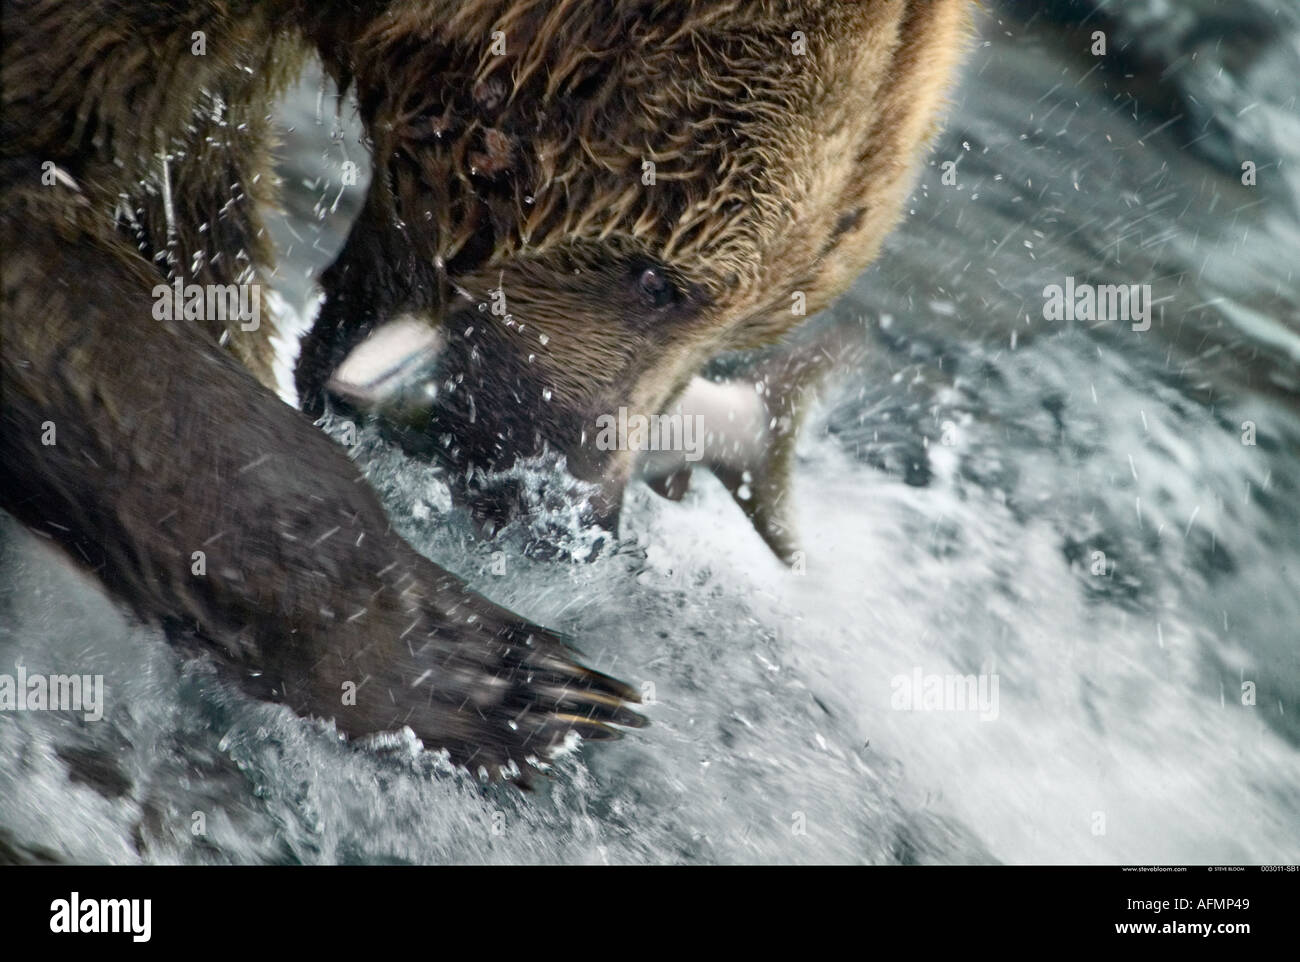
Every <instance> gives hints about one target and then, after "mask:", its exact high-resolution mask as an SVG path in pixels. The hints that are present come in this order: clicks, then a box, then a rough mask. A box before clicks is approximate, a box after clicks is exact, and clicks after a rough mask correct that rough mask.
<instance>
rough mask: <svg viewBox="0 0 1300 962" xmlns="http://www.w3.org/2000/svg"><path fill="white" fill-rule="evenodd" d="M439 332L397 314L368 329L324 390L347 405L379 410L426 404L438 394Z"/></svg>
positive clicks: (442, 343)
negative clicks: (367, 333) (372, 328)
mask: <svg viewBox="0 0 1300 962" xmlns="http://www.w3.org/2000/svg"><path fill="white" fill-rule="evenodd" d="M443 346H444V340H443V335H442V332H441V331H440V330H439V329H438V328H435V327H432V326H430V325H429V324H426V323H422V322H421V321H418V320H416V319H414V318H412V317H409V316H407V317H399V318H397V319H396V320H392V321H389V322H387V323H385V324H383V325H381V326H379V327H377V328H375V329H374V330H373V331H371V332H370V335H369V336H368V337H367V338H366V339H365V340H364V341H362V342H361V343H360V344H358V345H357V346H356V347H355V348H353V349H352V352H351V353H350V354H348V356H347V357H346V358H344V359H343V363H342V364H340V365H339V366H338V369H337V370H335V372H334V374H333V375H332V376H331V377H330V379H329V382H328V383H327V384H326V390H328V391H329V392H330V393H331V394H333V395H335V396H336V397H337V398H339V399H340V400H342V401H344V402H345V403H347V404H348V405H350V406H352V407H354V408H357V409H359V410H363V411H370V412H374V413H380V412H382V411H388V410H392V409H393V408H405V407H410V406H415V407H424V408H426V409H427V408H428V407H429V406H430V405H431V404H432V403H433V401H434V399H435V398H436V397H437V393H438V387H437V381H436V379H435V377H434V369H435V367H436V365H437V361H438V356H439V355H440V354H441V353H442V349H443Z"/></svg>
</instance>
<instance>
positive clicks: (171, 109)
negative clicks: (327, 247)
mask: <svg viewBox="0 0 1300 962" xmlns="http://www.w3.org/2000/svg"><path fill="white" fill-rule="evenodd" d="M966 6H967V4H966V2H965V0H873V2H862V3H852V2H831V0H803V2H793V0H789V2H779V0H751V2H744V0H730V2H724V0H714V2H706V0H662V2H633V0H610V2H606V3H601V4H592V3H590V2H589V0H397V2H392V3H382V2H373V3H365V2H356V3H343V2H339V3H333V2H308V0H263V2H258V0H192V2H180V0H177V2H171V3H163V2H158V0H113V2H110V0H32V2H20V0H6V2H5V3H4V5H3V16H4V22H3V30H4V38H5V44H4V55H3V56H4V60H3V78H2V83H3V97H4V100H3V112H2V113H0V184H2V185H3V186H2V187H0V243H2V245H3V251H4V255H5V256H4V261H3V265H0V266H2V270H0V274H2V276H3V304H2V305H0V307H2V308H3V313H0V391H3V395H2V396H0V402H2V403H0V434H2V441H3V445H4V449H5V458H4V461H3V465H0V498H2V500H0V506H3V507H4V508H5V509H6V510H8V511H10V512H11V513H13V514H15V515H16V516H18V517H19V518H21V519H22V520H23V521H24V522H26V523H27V524H28V525H29V526H31V527H32V528H33V529H35V530H37V531H38V532H40V533H42V534H45V535H47V536H49V537H50V538H52V539H54V540H55V541H57V542H58V543H60V544H62V545H63V546H64V547H65V548H66V549H67V550H68V552H69V554H70V555H71V556H72V557H73V558H74V559H76V560H78V561H79V562H81V563H83V564H85V565H87V566H89V567H91V568H92V569H93V570H95V571H97V573H98V574H99V575H100V576H101V577H102V578H103V579H104V581H105V583H106V584H107V585H108V586H109V587H110V588H111V589H112V590H113V591H114V592H115V593H116V594H117V595H118V596H119V597H120V598H122V599H123V600H124V601H126V602H127V603H128V604H130V605H131V606H132V607H133V608H134V609H135V611H136V612H137V613H139V614H140V615H141V616H142V617H145V618H147V619H150V620H157V621H163V622H164V623H167V624H169V625H171V626H172V627H174V628H175V629H176V630H177V632H176V633H179V634H187V635H193V636H196V637H198V638H201V639H203V640H205V641H207V642H209V643H210V644H212V645H214V646H215V647H216V648H217V649H218V650H220V651H222V652H224V653H225V655H226V659H227V661H228V662H229V663H230V664H231V665H233V666H235V667H236V668H237V669H238V670H239V673H240V677H241V680H243V681H244V682H245V683H247V684H249V685H250V686H252V687H255V688H256V689H257V690H259V693H265V694H270V695H272V696H274V697H277V698H280V699H282V700H284V701H285V702H287V703H288V704H290V705H291V706H292V707H293V708H295V709H296V710H298V711H301V712H305V713H310V714H314V715H319V716H323V717H334V718H336V719H337V721H338V724H339V725H340V727H341V728H342V729H343V730H344V731H347V732H350V733H364V732H368V731H376V730H384V729H390V728H394V727H398V726H400V725H403V724H409V725H410V726H411V727H412V728H414V729H415V730H416V732H417V733H418V734H419V735H420V736H421V737H423V738H424V739H425V740H426V742H428V743H429V744H430V746H431V747H434V746H440V747H447V748H449V749H450V750H451V752H452V754H453V757H454V758H456V759H457V760H458V761H460V762H462V763H465V764H468V765H470V766H471V767H475V766H478V765H483V766H484V767H486V768H488V769H491V770H493V771H498V770H503V769H510V768H511V767H513V766H522V767H527V765H528V761H529V759H530V758H532V757H534V756H537V755H544V754H545V752H546V751H547V750H549V748H550V747H552V746H553V745H554V744H555V743H556V742H557V741H558V740H559V739H561V738H562V737H563V735H564V733H565V732H566V731H569V730H576V731H579V732H581V733H583V734H585V735H588V736H591V737H599V736H600V735H602V734H604V733H608V732H609V729H608V727H607V725H608V724H609V723H622V724H635V723H636V722H637V717H636V716H635V715H633V714H632V713H630V712H629V711H627V710H626V708H624V707H623V702H624V701H625V700H634V696H633V695H632V692H631V690H630V689H628V688H627V687H625V686H623V685H621V684H620V683H618V682H615V681H613V680H612V679H609V678H606V677H605V676H602V675H599V674H597V673H593V672H590V671H588V670H586V669H583V668H581V667H580V666H578V665H576V664H575V663H574V662H573V660H572V657H571V655H570V654H569V653H568V652H567V649H566V648H565V647H564V645H563V643H562V642H561V641H560V640H559V639H558V638H557V637H556V636H554V635H553V634H552V633H550V632H546V631H545V630H543V629H541V628H538V627H536V626H533V625H529V624H528V623H527V622H525V621H522V620H521V619H518V618H517V617H516V616H514V615H512V614H511V613H509V612H506V611H504V610H502V609H500V608H497V607H496V606H494V605H492V604H491V603H490V602H487V601H485V600H484V599H482V598H479V597H478V596H476V595H474V594H473V593H471V592H469V591H468V590H467V589H466V587H465V586H464V584H463V582H460V581H459V579H456V578H455V577H454V576H452V575H450V574H448V573H446V572H445V571H443V570H442V569H440V568H438V567H437V566H435V565H433V564H432V563H430V562H429V561H427V559H424V558H422V557H420V556H419V555H417V554H416V553H415V552H414V551H412V550H411V549H410V548H409V547H408V546H406V545H405V544H404V543H403V542H402V541H401V540H400V539H399V538H397V537H396V535H394V534H393V532H392V531H391V530H390V528H389V526H388V522H387V519H386V518H385V517H384V514H383V511H382V509H381V508H380V506H379V504H378V502H377V501H376V499H375V498H374V496H373V494H371V493H370V491H369V490H368V488H367V487H366V486H365V485H364V483H362V482H361V479H360V478H359V475H358V472H357V470H356V469H355V468H354V467H353V466H352V465H351V463H350V462H349V461H348V460H347V458H346V457H345V455H344V454H343V453H342V452H340V451H338V450H337V449H336V448H335V447H334V446H333V445H332V444H331V443H330V442H329V441H328V439H326V438H325V437H324V436H323V435H322V434H320V433H319V432H318V431H316V430H315V429H314V428H313V427H312V425H311V424H310V423H309V421H308V420H307V419H305V418H303V417H302V416H301V415H300V414H298V413H296V412H294V411H292V410H291V409H290V408H288V407H287V406H285V405H282V404H281V403H280V402H279V401H278V400H277V399H276V398H275V397H274V395H273V393H272V392H271V391H270V390H268V387H267V386H268V385H269V384H270V382H271V367H270V351H269V338H270V335H271V334H272V333H273V323H272V322H271V320H270V318H269V314H268V313H267V312H265V311H264V312H263V322H262V327H261V328H260V329H259V330H258V331H255V332H251V333H245V332H242V331H240V330H239V329H238V326H224V325H221V324H220V323H214V322H205V323H204V324H201V325H198V327H197V328H196V327H195V326H193V325H188V324H184V323H181V322H160V321H156V320H154V319H153V318H152V316H151V307H152V300H151V297H150V294H149V292H150V290H151V288H152V287H153V285H155V284H157V283H160V282H164V281H166V280H169V279H171V278H173V277H176V276H178V275H179V276H182V277H183V278H184V279H185V280H186V282H191V283H192V282H197V283H219V284H226V283H235V282H243V281H248V280H250V279H258V278H262V279H264V278H265V276H266V274H267V272H268V271H269V270H270V267H271V259H270V252H269V245H268V243H267V240H266V237H265V232H264V230H263V228H262V226H261V222H260V219H259V209H260V208H261V207H262V206H263V205H265V204H267V203H270V202H271V201H272V200H273V187H274V184H273V175H272V171H271V165H270V150H271V147H272V144H271V138H270V122H269V114H270V110H271V103H272V99H273V97H274V96H275V94H276V92H277V91H278V90H279V89H280V88H281V87H282V86H283V84H284V83H285V82H286V81H287V80H289V79H290V78H291V77H292V76H293V75H294V74H295V73H296V72H297V71H298V69H299V67H300V65H301V63H302V61H303V58H304V56H305V55H306V54H308V53H309V52H311V51H313V50H314V51H315V52H317V53H319V55H320V56H321V58H322V60H323V62H324V64H325V65H326V67H327V69H328V70H330V71H331V72H332V73H333V74H334V75H335V76H336V77H338V78H339V79H340V80H341V81H342V82H343V83H345V84H346V83H355V85H356V90H357V94H358V98H359V102H360V104H361V108H362V113H363V119H364V120H365V122H366V124H367V129H368V132H369V135H370V137H371V138H372V140H373V145H374V157H375V167H376V176H375V177H374V182H373V185H372V188H371V191H370V195H369V197H368V199H367V203H366V207H365V211H364V213H363V214H362V216H361V218H360V220H359V221H358V223H357V225H356V226H355V227H354V229H353V231H352V234H351V236H350V238H349V241H348V244H347V246H346V247H345V249H344V251H343V252H342V254H341V255H340V257H339V259H338V261H337V262H336V264H335V265H334V267H333V268H331V270H330V271H329V272H327V274H326V275H325V276H324V278H323V286H324V287H325V289H326V294H327V302H326V305H325V308H324V309H323V310H322V315H321V320H320V321H319V322H318V324H317V327H316V329H315V331H313V334H312V336H311V337H310V338H308V340H307V342H306V343H305V344H304V348H303V359H302V361H301V362H300V366H299V370H298V382H299V386H300V388H301V389H302V392H303V395H304V401H305V402H306V403H307V406H308V408H309V410H313V409H318V407H319V404H320V402H321V393H320V392H321V385H322V384H323V381H324V378H325V377H326V376H327V375H328V373H329V371H330V370H331V367H332V365H333V364H336V363H337V361H338V360H339V358H340V357H341V356H342V354H343V353H345V352H346V350H347V349H348V347H349V346H350V345H351V344H354V343H356V341H357V339H358V338H359V337H361V336H364V334H365V332H366V331H367V330H369V329H371V328H372V327H373V326H374V325H375V324H377V323H381V322H382V321H384V320H386V319H388V318H390V317H392V316H395V315H396V314H397V313H399V312H412V313H415V314H416V315H417V316H420V317H422V318H424V319H426V320H427V321H428V323H432V324H443V325H446V326H447V327H448V330H449V331H450V332H451V333H452V335H453V336H452V338H451V347H450V348H449V351H448V359H447V364H448V368H447V370H446V372H445V374H446V375H447V377H448V379H449V381H456V382H458V383H461V384H462V388H461V391H460V393H459V394H458V395H457V394H455V393H454V392H452V394H451V396H450V398H449V399H448V400H447V401H446V402H445V406H444V409H443V411H442V414H443V417H442V420H440V421H438V422H437V424H435V425H433V427H432V428H431V429H432V430H442V431H446V432H449V433H450V434H451V435H453V436H454V439H455V441H456V444H457V445H460V446H463V448H464V450H465V452H466V455H465V457H467V458H469V459H470V460H471V461H473V460H477V461H478V462H480V463H482V462H484V461H487V462H495V461H497V460H504V459H507V458H508V457H509V456H511V455H512V454H513V453H520V452H522V453H527V452H528V451H529V450H530V449H531V447H532V446H535V445H536V444H547V445H553V446H555V447H557V448H559V449H560V450H562V451H563V452H564V453H566V454H567V455H569V456H570V458H571V463H573V464H574V465H575V466H577V467H580V468H584V469H585V470H586V471H587V473H588V474H591V475H593V476H605V477H615V478H616V479H621V478H625V477H626V474H627V465H626V463H620V462H618V459H617V458H605V459H603V460H602V458H601V457H600V456H598V455H597V454H596V453H595V452H592V451H591V450H590V448H589V446H588V445H587V443H586V438H585V431H586V428H585V426H587V425H590V423H591V421H592V418H593V416H594V414H595V413H596V412H599V411H608V410H614V409H616V408H617V407H618V406H619V405H627V406H628V407H630V408H632V409H634V410H645V411H650V410H658V409H661V408H662V407H663V406H664V405H666V404H667V403H668V402H669V401H670V400H671V399H672V397H673V396H674V394H675V393H676V392H677V391H679V390H680V389H681V388H682V387H683V386H684V385H685V383H686V382H687V380H689V378H690V377H691V376H692V375H693V374H694V373H695V372H697V371H698V370H699V369H700V367H701V366H702V365H703V364H704V363H705V362H707V361H708V360H709V358H710V357H712V356H713V355H715V354H716V353H718V352H719V351H722V350H726V349H729V348H737V347H746V346H752V345H755V344H761V343H764V342H768V341H770V340H772V339H774V338H777V337H779V336H780V335H781V334H782V333H783V332H784V331H786V330H788V329H789V328H790V327H792V326H793V325H794V324H796V323H798V322H799V321H800V320H801V319H802V318H801V316H799V315H796V314H795V313H794V312H792V310H791V304H792V300H791V298H792V294H794V293H795V292H796V291H799V292H803V294H804V296H805V297H806V301H807V311H808V313H812V312H813V311H815V310H817V309H818V308H820V307H822V306H824V305H826V304H827V303H829V301H830V300H831V299H832V298H833V297H834V296H835V295H836V294H837V293H839V292H840V291H841V290H842V289H844V288H845V287H846V286H847V285H848V284H849V282H850V281H851V280H852V279H853V278H854V277H855V276H856V275H857V273H858V272H859V271H860V270H861V269H862V267H863V266H864V265H865V264H866V263H867V262H868V261H869V260H870V259H871V257H872V256H874V254H875V252H876V250H877V248H878V247H879V245H880V242H881V240H882V239H883V237H884V236H885V234H886V233H887V231H888V230H889V229H890V227H891V226H892V225H893V224H894V222H895V221H896V219H897V217H898V214H899V209H900V204H901V201H902V197H903V195H904V193H905V190H906V185H907V182H908V178H909V175H910V172H911V170H912V169H913V168H914V167H915V164H916V161H917V159H918V157H919V156H920V154H921V152H922V151H923V149H924V146H925V143H926V140H927V137H928V135H929V133H930V131H931V130H932V127H933V124H934V119H935V113H936V111H937V109H938V107H939V104H940V101H941V99H942V96H943V90H944V87H945V85H946V83H947V80H948V77H949V74H950V73H951V70H952V67H953V65H954V63H955V61H956V58H957V57H958V55H959V52H960V48H961V47H962V45H963V44H962V39H963V31H964V23H965V20H966V10H965V8H966ZM597 12H598V15H597ZM195 31H202V33H203V35H204V39H205V43H206V47H207V53H206V55H205V56H201V57H200V56H195V55H193V54H192V53H191V52H190V51H191V46H192V44H193V42H194V32H195ZM494 31H502V32H503V33H504V35H505V43H506V53H505V54H504V55H501V56H496V55H495V54H493V53H492V52H491V49H490V48H491V43H492V34H493V32H494ZM796 31H799V32H802V34H803V35H804V36H805V38H806V43H807V53H806V54H804V55H803V56H796V55H795V54H794V53H793V52H792V49H791V44H792V42H793V38H792V35H793V34H794V33H795V32H796ZM647 160H648V161H653V162H654V164H655V167H656V170H655V179H656V183H655V184H654V185H653V186H646V185H643V184H642V182H641V174H642V163H643V161H647ZM46 162H52V163H53V164H55V165H57V169H58V171H59V173H60V176H59V178H58V182H57V183H56V184H55V185H53V186H49V185H46V184H43V183H42V180H41V177H42V172H43V167H42V165H43V164H45V163H46ZM646 267H650V268H653V269H655V270H657V271H660V272H662V273H663V274H665V275H666V276H668V277H669V278H671V280H672V282H673V285H674V287H675V290H676V291H677V294H678V296H677V297H676V298H675V299H674V300H673V302H672V303H671V304H668V305H665V306H647V305H646V304H645V303H643V302H642V301H639V300H638V297H637V293H636V286H635V278H636V277H637V276H638V274H639V272H640V271H641V270H643V269H645V268H646ZM498 287H500V288H501V289H503V290H504V291H505V292H506V295H507V298H508V301H509V305H510V312H511V315H510V318H509V319H508V321H506V320H503V319H500V318H496V317H494V316H492V315H490V314H486V313H484V312H482V311H478V310H477V306H478V304H480V303H482V302H483V301H484V300H485V299H486V298H487V296H488V292H489V291H490V290H491V289H493V288H498ZM471 331H472V332H473V333H470V332H471ZM540 335H545V338H544V339H543V338H542V337H541V336H540ZM236 360H237V361H238V362H239V363H238V364H237V363H236ZM241 366H242V368H243V369H241ZM245 369H246V370H245ZM247 372H251V373H252V375H253V377H250V376H249V373H247ZM259 382H260V383H259ZM544 392H545V396H546V397H548V398H549V400H548V401H546V402H545V403H543V401H542V398H543V394H544ZM467 396H468V399H467ZM475 399H476V400H477V404H478V409H477V412H474V411H469V412H467V411H466V409H465V408H466V404H467V403H472V402H473V401H474V400H475ZM47 422H49V423H54V424H56V425H57V426H58V431H59V440H58V443H57V444H56V445H53V446H49V445H44V444H42V443H41V442H40V441H39V438H40V437H41V436H42V430H43V425H45V424H46V423H47ZM199 548H205V550H207V551H208V552H209V554H210V555H211V558H210V561H209V571H208V574H207V575H206V576H205V577H203V578H202V579H196V578H195V577H194V576H193V575H192V573H191V571H190V558H191V554H192V552H193V551H195V550H197V549H199ZM254 679H255V680H254ZM348 681H352V682H354V683H359V684H360V686H361V688H360V691H361V692H363V693H364V695H363V696H362V697H361V698H360V700H359V701H358V704H357V705H356V706H355V707H343V706H342V705H341V703H340V698H339V690H340V686H341V685H342V684H343V683H345V682H348ZM367 686H368V687H367Z"/></svg>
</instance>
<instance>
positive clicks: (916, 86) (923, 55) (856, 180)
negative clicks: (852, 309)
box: [731, 0, 972, 348]
mask: <svg viewBox="0 0 1300 962" xmlns="http://www.w3.org/2000/svg"><path fill="white" fill-rule="evenodd" d="M971 6H972V5H971V3H970V0H908V2H907V3H906V4H904V5H902V6H899V5H896V4H866V3H863V4H853V3H843V4H834V5H833V7H834V10H835V12H836V16H834V17H832V18H831V19H830V20H829V21H828V23H827V24H826V25H825V30H824V31H823V32H821V33H819V34H816V35H815V36H810V37H809V51H808V56H809V57H815V58H817V59H816V65H815V68H814V69H815V71H816V72H817V74H818V78H819V83H818V85H817V90H816V92H815V93H814V95H813V96H811V97H810V98H809V100H808V101H807V102H806V103H805V105H804V106H803V112H802V113H801V116H800V117H799V122H800V125H799V131H800V132H799V134H798V135H797V136H792V137H791V138H790V139H789V142H788V144H787V145H786V147H785V154H784V156H785V157H786V158H787V161H786V165H785V167H773V168H772V170H774V171H775V173H774V175H773V176H785V177H786V178H787V183H788V186H787V187H786V189H785V191H784V197H785V199H786V202H787V205H788V209H787V215H786V217H785V219H784V220H783V225H782V229H780V230H771V231H769V232H768V233H767V234H766V236H765V238H764V240H765V244H764V248H763V251H762V255H761V260H762V263H763V275H764V283H763V285H762V287H763V290H762V292H761V297H755V298H754V300H753V301H752V302H751V303H750V304H747V305H745V310H744V312H743V320H741V321H740V322H739V323H738V324H737V326H736V327H735V328H734V329H733V331H732V336H731V346H733V347H737V348H746V347H755V346H760V345H763V344H768V343H771V342H772V341H774V340H776V339H777V338H779V337H781V336H782V335H783V334H784V333H785V332H786V331H788V330H790V329H791V328H792V327H795V326H797V325H798V324H799V323H801V321H802V320H803V319H804V318H805V317H810V316H812V315H813V314H814V313H816V312H817V311H820V310H822V309H824V308H826V307H827V306H829V305H830V303H831V302H832V301H833V300H834V299H835V298H836V297H838V296H839V295H840V294H841V293H842V292H843V291H845V290H846V289H847V288H848V287H849V286H850V285H851V284H852V283H853V281H854V280H855V279H856V278H857V277H858V276H859V275H860V274H861V273H862V271H863V270H865V269H866V267H867V266H868V265H869V264H870V263H871V261H872V260H873V259H874V258H875V256H876V254H877V253H878V251H879V249H880V246H881V243H882V242H883V241H884V238H885V237H886V235H887V234H888V233H889V231H890V230H891V229H892V228H893V227H894V225H895V224H896V223H897V221H898V219H899V217H900V215H901V213H902V209H903V202H904V201H905V200H906V197H907V193H908V191H909V189H910V188H911V185H912V183H913V181H914V179H915V177H916V173H917V170H918V168H919V167H920V164H921V161H922V160H923V158H924V155H925V152H926V150H927V149H928V147H929V145H930V143H931V140H932V139H933V137H934V135H935V133H936V132H937V130H938V129H939V125H938V118H939V114H940V112H941V110H942V107H943V106H944V102H945V98H946V95H947V91H948V89H949V86H950V84H951V82H952V80H953V78H954V75H955V73H956V68H957V66H958V64H959V63H960V61H961V59H962V57H963V54H964V52H965V51H966V49H967V48H968V46H969V41H970V39H971V31H970V23H971V18H970V11H971ZM792 126H795V125H792Z"/></svg>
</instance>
